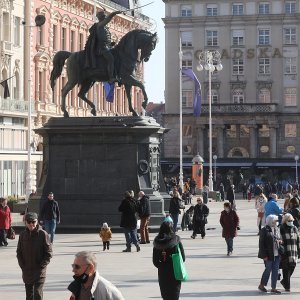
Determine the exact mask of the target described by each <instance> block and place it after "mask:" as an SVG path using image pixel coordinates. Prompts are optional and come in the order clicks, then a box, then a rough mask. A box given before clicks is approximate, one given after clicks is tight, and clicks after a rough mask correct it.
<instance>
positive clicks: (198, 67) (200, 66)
mask: <svg viewBox="0 0 300 300" xmlns="http://www.w3.org/2000/svg"><path fill="white" fill-rule="evenodd" d="M202 70H203V66H202V65H201V64H199V65H198V66H197V71H199V72H201V71H202Z"/></svg>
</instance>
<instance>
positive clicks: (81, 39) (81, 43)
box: [79, 33, 83, 51]
mask: <svg viewBox="0 0 300 300" xmlns="http://www.w3.org/2000/svg"><path fill="white" fill-rule="evenodd" d="M80 50H83V33H79V51H80Z"/></svg>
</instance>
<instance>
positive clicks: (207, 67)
mask: <svg viewBox="0 0 300 300" xmlns="http://www.w3.org/2000/svg"><path fill="white" fill-rule="evenodd" d="M210 66H211V65H210V64H209V63H206V64H205V65H204V69H205V70H206V71H209V70H210Z"/></svg>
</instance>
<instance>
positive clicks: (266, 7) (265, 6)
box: [258, 3, 270, 15]
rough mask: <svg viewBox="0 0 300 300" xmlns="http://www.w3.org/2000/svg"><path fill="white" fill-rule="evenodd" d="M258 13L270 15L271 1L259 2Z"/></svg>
mask: <svg viewBox="0 0 300 300" xmlns="http://www.w3.org/2000/svg"><path fill="white" fill-rule="evenodd" d="M258 13H259V14H260V15H268V14H269V13H270V4H269V3H259V4H258Z"/></svg>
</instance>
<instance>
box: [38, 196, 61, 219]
mask: <svg viewBox="0 0 300 300" xmlns="http://www.w3.org/2000/svg"><path fill="white" fill-rule="evenodd" d="M53 219H55V220H56V222H57V223H60V211H59V207H58V203H57V201H55V200H47V201H46V202H45V203H44V205H43V206H42V209H41V213H40V220H42V221H45V220H53Z"/></svg>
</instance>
